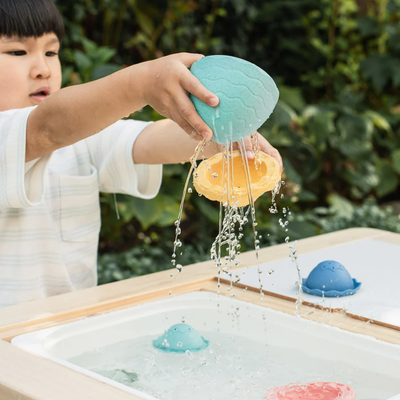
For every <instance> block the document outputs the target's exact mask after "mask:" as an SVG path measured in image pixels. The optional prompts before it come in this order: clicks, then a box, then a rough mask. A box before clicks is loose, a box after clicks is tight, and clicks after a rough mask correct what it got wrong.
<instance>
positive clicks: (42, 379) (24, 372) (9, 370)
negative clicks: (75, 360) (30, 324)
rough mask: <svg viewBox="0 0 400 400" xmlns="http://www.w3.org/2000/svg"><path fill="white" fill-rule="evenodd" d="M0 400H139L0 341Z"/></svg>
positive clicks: (136, 397) (122, 391)
mask: <svg viewBox="0 0 400 400" xmlns="http://www.w3.org/2000/svg"><path fill="white" fill-rule="evenodd" d="M0 354H1V357H0V399H1V400H11V399H18V400H38V399H40V400H71V399H85V400H110V399H118V400H143V398H142V397H138V396H135V395H133V394H131V393H128V392H125V391H124V390H121V389H118V388H116V387H114V386H111V385H108V384H106V383H104V382H101V381H98V380H97V379H94V378H91V377H89V376H87V375H84V374H81V373H80V372H77V371H74V370H72V369H70V368H67V367H64V366H63V365H60V364H58V363H55V362H53V361H51V360H47V359H45V358H42V357H38V356H36V355H33V354H30V353H28V352H26V351H24V350H21V349H19V348H18V347H16V346H13V345H12V344H10V343H7V342H4V341H2V340H0Z"/></svg>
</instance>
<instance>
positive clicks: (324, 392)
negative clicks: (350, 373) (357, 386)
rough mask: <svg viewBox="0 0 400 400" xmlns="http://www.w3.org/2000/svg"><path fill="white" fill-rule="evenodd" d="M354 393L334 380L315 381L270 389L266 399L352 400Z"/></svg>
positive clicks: (354, 396)
mask: <svg viewBox="0 0 400 400" xmlns="http://www.w3.org/2000/svg"><path fill="white" fill-rule="evenodd" d="M355 398H356V394H355V392H354V390H353V389H352V388H351V387H350V386H348V385H343V384H341V383H336V382H315V383H307V384H304V385H298V384H295V385H289V386H283V387H277V388H274V389H272V390H270V391H269V392H268V394H267V397H266V400H302V399H303V400H335V399H338V400H339V399H342V400H354V399H355Z"/></svg>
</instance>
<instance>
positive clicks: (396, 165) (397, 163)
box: [391, 149, 400, 174]
mask: <svg viewBox="0 0 400 400" xmlns="http://www.w3.org/2000/svg"><path fill="white" fill-rule="evenodd" d="M391 159H392V163H393V169H394V170H395V171H396V172H397V173H398V174H400V149H397V150H395V151H393V152H392V154H391Z"/></svg>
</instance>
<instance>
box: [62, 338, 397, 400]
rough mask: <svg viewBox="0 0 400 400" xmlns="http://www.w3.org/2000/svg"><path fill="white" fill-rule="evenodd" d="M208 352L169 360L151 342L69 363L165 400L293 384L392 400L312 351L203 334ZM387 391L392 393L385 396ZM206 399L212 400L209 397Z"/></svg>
mask: <svg viewBox="0 0 400 400" xmlns="http://www.w3.org/2000/svg"><path fill="white" fill-rule="evenodd" d="M200 333H201V334H202V336H204V337H207V338H208V340H210V342H211V345H210V347H209V348H208V349H206V350H204V351H202V352H198V353H191V352H190V351H187V353H186V354H168V353H163V352H161V351H158V350H156V349H154V348H153V347H152V346H151V342H150V341H149V337H148V336H144V337H139V338H136V339H134V340H126V341H122V342H119V343H114V344H112V345H110V346H107V347H104V348H101V349H98V350H97V351H93V352H87V353H84V354H82V355H80V356H78V357H74V358H72V359H70V360H68V361H69V362H71V363H73V364H75V365H78V366H80V367H83V368H85V369H89V370H91V371H93V372H96V373H98V374H100V375H102V376H105V377H107V378H111V379H114V380H116V381H117V382H119V383H122V384H124V385H127V386H130V387H132V388H134V389H137V390H139V391H141V392H144V393H148V394H150V395H152V396H154V397H155V398H157V399H163V400H179V399H182V400H183V399H191V400H204V398H207V399H217V398H218V399H219V400H235V399H237V400H239V399H240V400H242V399H247V400H260V399H263V398H265V396H266V394H267V392H268V389H271V388H273V387H276V386H281V385H287V384H289V383H293V382H296V381H298V382H302V383H306V382H324V381H333V382H341V383H345V384H348V385H351V386H352V387H353V388H354V390H355V391H356V393H357V396H358V397H357V399H360V400H362V399H376V400H378V399H382V400H383V399H388V398H389V397H390V395H391V394H393V393H394V392H393V390H392V391H391V390H390V389H389V388H390V386H391V382H390V380H387V382H385V378H384V377H382V376H380V375H379V374H377V373H376V372H375V371H368V372H367V371H365V370H363V369H362V368H357V367H354V366H352V365H351V364H349V363H346V362H343V361H342V360H332V359H329V357H327V358H326V359H325V358H324V357H323V353H322V354H321V357H313V356H309V355H308V354H307V349H300V348H296V349H293V348H292V349H290V351H288V349H287V348H285V347H280V346H276V345H270V346H267V345H265V344H262V343H260V342H257V341H255V340H251V339H248V338H244V337H241V336H236V335H229V336H227V335H224V334H221V333H218V332H210V331H202V332H200ZM386 386H387V390H383V391H382V388H385V387H386ZM205 396H206V397H205Z"/></svg>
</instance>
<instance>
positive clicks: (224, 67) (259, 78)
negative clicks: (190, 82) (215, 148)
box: [190, 56, 279, 144]
mask: <svg viewBox="0 0 400 400" xmlns="http://www.w3.org/2000/svg"><path fill="white" fill-rule="evenodd" d="M190 71H191V72H192V73H193V75H194V76H196V77H197V78H198V79H199V80H200V82H201V83H202V84H203V85H204V86H205V87H206V88H207V89H209V90H210V91H211V92H213V93H214V94H216V95H217V96H218V97H219V104H218V106H216V107H211V106H209V105H208V104H206V103H204V102H203V101H201V100H199V99H198V98H197V97H195V96H193V95H190V98H191V100H192V101H193V104H194V106H195V107H196V110H197V112H198V113H199V115H200V117H201V118H202V119H203V120H204V121H205V122H206V123H207V125H208V126H209V127H210V128H211V129H212V131H213V137H212V140H214V141H215V142H217V143H219V144H225V143H227V142H237V141H239V140H240V139H244V138H245V137H247V136H249V135H250V134H251V133H253V132H255V131H256V130H257V129H258V128H259V127H260V126H261V125H262V124H263V123H264V122H265V121H266V120H267V119H268V117H269V116H270V115H271V113H272V111H273V109H274V108H275V106H276V103H277V102H278V98H279V91H278V88H277V87H276V85H275V82H274V81H273V79H272V78H271V77H270V76H269V75H268V74H267V73H266V72H265V71H263V70H262V69H261V68H259V67H257V65H255V64H252V63H250V62H248V61H245V60H242V59H240V58H236V57H230V56H209V57H203V58H201V59H200V60H199V61H196V62H195V63H193V65H192V67H191V68H190Z"/></svg>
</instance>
